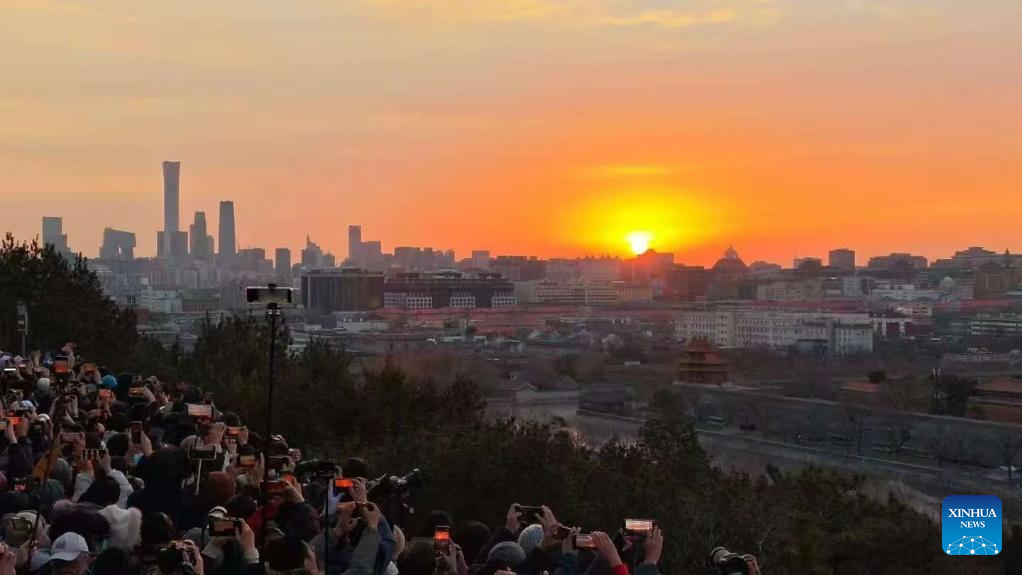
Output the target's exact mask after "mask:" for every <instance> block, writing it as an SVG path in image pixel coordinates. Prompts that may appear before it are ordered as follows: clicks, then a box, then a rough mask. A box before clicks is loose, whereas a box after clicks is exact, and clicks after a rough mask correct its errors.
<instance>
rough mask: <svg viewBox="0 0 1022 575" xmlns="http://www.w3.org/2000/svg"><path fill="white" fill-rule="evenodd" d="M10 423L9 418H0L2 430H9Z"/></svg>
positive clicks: (0, 429)
mask: <svg viewBox="0 0 1022 575" xmlns="http://www.w3.org/2000/svg"><path fill="white" fill-rule="evenodd" d="M8 425H10V424H9V423H8V422H7V419H0V431H7V426H8Z"/></svg>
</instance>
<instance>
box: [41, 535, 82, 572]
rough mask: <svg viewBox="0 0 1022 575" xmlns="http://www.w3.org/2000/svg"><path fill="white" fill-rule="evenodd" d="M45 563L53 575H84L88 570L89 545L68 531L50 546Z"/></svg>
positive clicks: (79, 536) (80, 537)
mask: <svg viewBox="0 0 1022 575" xmlns="http://www.w3.org/2000/svg"><path fill="white" fill-rule="evenodd" d="M46 563H47V567H49V569H50V570H51V572H52V573H54V575H85V573H86V572H87V571H88V569H89V545H88V543H86V541H85V538H84V537H82V536H81V535H80V534H78V533H75V532H74V531H68V532H67V533H64V534H63V535H61V536H60V537H58V538H57V539H56V540H55V541H54V542H53V545H52V546H50V557H49V559H48V560H47V561H46Z"/></svg>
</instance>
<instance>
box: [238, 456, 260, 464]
mask: <svg viewBox="0 0 1022 575" xmlns="http://www.w3.org/2000/svg"><path fill="white" fill-rule="evenodd" d="M257 463H259V458H258V456H255V455H239V456H238V467H255V466H256V464H257Z"/></svg>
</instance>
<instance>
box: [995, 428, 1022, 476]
mask: <svg viewBox="0 0 1022 575" xmlns="http://www.w3.org/2000/svg"><path fill="white" fill-rule="evenodd" d="M997 448H998V453H999V454H1000V456H1001V463H1003V464H1004V466H1005V467H1007V468H1008V481H1012V479H1013V475H1014V467H1015V458H1016V457H1018V454H1019V451H1022V432H1018V431H1014V430H1010V429H1005V430H1002V431H1001V432H1000V433H999V437H998V439H997Z"/></svg>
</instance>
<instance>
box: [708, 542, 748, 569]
mask: <svg viewBox="0 0 1022 575" xmlns="http://www.w3.org/2000/svg"><path fill="white" fill-rule="evenodd" d="M710 561H711V562H712V563H713V566H714V567H716V568H717V572H718V573H720V574H721V575H748V574H749V561H748V558H747V557H746V556H745V555H739V554H737V553H732V552H730V551H728V550H727V549H725V548H723V547H717V548H716V549H714V550H713V551H711V552H710Z"/></svg>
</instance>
